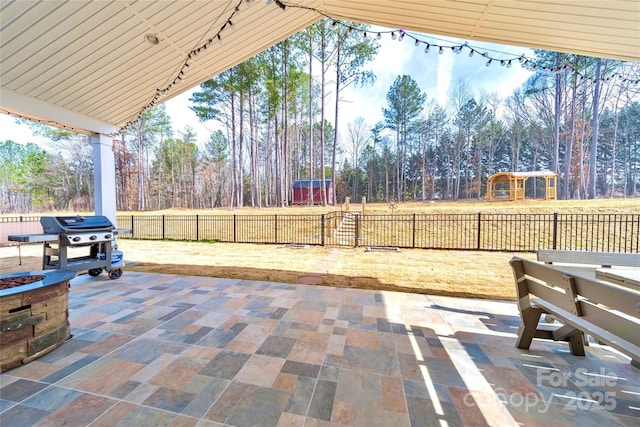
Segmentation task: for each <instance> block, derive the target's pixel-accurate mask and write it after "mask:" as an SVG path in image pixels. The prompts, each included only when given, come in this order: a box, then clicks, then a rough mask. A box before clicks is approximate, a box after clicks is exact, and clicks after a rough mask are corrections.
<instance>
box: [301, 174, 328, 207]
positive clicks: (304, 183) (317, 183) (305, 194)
mask: <svg viewBox="0 0 640 427" xmlns="http://www.w3.org/2000/svg"><path fill="white" fill-rule="evenodd" d="M310 187H311V180H310V179H296V180H294V181H293V203H294V204H300V205H302V204H307V203H309V197H310V195H309V188H310ZM321 188H322V179H314V180H313V203H322V200H321V199H320V197H321V195H322V194H321V193H320V191H322V190H321ZM324 192H325V195H326V199H327V203H329V204H333V188H332V184H331V180H330V179H325V180H324Z"/></svg>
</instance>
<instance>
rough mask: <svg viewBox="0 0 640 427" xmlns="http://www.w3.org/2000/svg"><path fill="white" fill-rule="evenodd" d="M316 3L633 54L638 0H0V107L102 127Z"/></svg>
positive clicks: (478, 36) (566, 47)
mask: <svg viewBox="0 0 640 427" xmlns="http://www.w3.org/2000/svg"><path fill="white" fill-rule="evenodd" d="M283 5H288V7H286V8H283V7H282V6H283ZM297 6H303V7H297ZM236 8H237V9H236ZM318 11H321V12H322V14H324V15H325V16H330V17H332V18H334V19H342V20H349V21H361V22H366V23H370V24H376V25H381V26H386V27H390V28H393V29H395V28H403V29H406V30H412V31H419V32H425V33H429V34H434V35H444V36H453V37H457V38H461V39H466V40H469V41H474V40H478V41H488V42H494V43H501V44H509V45H516V46H524V47H533V48H542V49H548V50H557V51H561V52H570V53H577V54H582V55H588V56H597V57H605V58H614V59H622V60H630V61H640V1H638V0H607V1H594V0H585V1H575V0H537V1H536V0H526V1H525V0H511V1H497V0H439V1H425V0H349V1H345V0H282V1H280V0H277V1H276V0H273V1H271V0H253V1H248V0H242V1H240V0H211V1H204V0H196V1H168V0H164V1H150V0H145V1H136V0H113V1H58V0H45V1H30V0H2V1H1V2H0V90H1V92H0V95H1V97H0V112H3V113H9V114H13V115H18V116H22V117H27V118H31V119H36V120H40V121H43V122H45V123H49V124H53V125H57V126H66V127H71V128H73V129H75V130H77V131H80V132H85V133H90V132H95V131H98V127H97V126H93V125H92V123H94V122H93V121H95V122H98V123H103V124H107V125H112V126H113V127H114V129H118V128H120V127H122V126H123V125H126V124H127V123H129V122H130V121H131V120H133V119H135V118H136V117H137V115H138V113H139V112H140V111H141V109H142V108H144V106H145V105H148V104H149V102H151V101H152V100H154V99H156V94H157V91H158V89H162V90H164V89H166V88H169V90H167V91H166V97H163V99H162V101H160V100H158V102H163V101H165V100H167V99H170V98H171V97H173V96H176V95H177V94H179V93H181V92H183V91H186V90H188V89H189V88H191V87H193V86H196V85H198V84H200V83H202V82H203V81H206V80H207V79H209V78H211V77H212V76H214V75H217V74H219V73H220V72H222V71H224V70H226V69H228V68H230V67H232V66H234V65H236V64H238V63H240V62H242V61H244V60H246V59H247V58H250V57H251V56H253V55H255V54H256V53H258V52H261V51H262V50H264V49H266V48H268V47H269V46H271V45H273V44H275V43H277V42H278V41H280V40H283V39H285V38H287V37H289V36H290V35H292V34H294V33H296V32H297V31H299V30H301V29H303V28H305V27H307V26H308V25H310V24H312V23H313V22H315V21H317V20H318V19H322V17H323V16H322V14H320V13H318ZM230 21H231V22H230ZM222 28H224V29H222ZM221 29H222V30H221ZM218 34H219V35H220V36H221V39H222V43H220V42H219V40H218V38H217V35H218ZM146 35H154V36H155V37H157V38H158V40H159V43H158V44H157V45H153V44H151V43H149V42H148V41H147V40H146V39H145V36H146ZM210 39H211V42H210V43H208V40H210ZM204 44H207V48H206V49H201V50H200V52H199V53H198V56H197V57H193V53H194V52H193V51H194V49H195V50H197V49H198V48H199V47H201V46H203V45H204ZM190 54H191V55H192V57H190V56H189V55H190ZM185 61H186V62H188V63H189V68H188V70H183V65H184V64H185ZM181 70H183V71H184V72H183V74H182V76H181V78H182V80H181V81H179V80H176V79H177V77H178V76H179V74H180V71H181ZM173 82H175V83H176V84H172V83H173Z"/></svg>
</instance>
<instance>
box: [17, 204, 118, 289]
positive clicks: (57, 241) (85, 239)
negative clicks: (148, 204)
mask: <svg viewBox="0 0 640 427" xmlns="http://www.w3.org/2000/svg"><path fill="white" fill-rule="evenodd" d="M40 224H42V229H43V231H44V233H43V234H15V235H11V236H9V240H11V241H16V242H26V243H43V246H44V249H43V255H42V269H43V270H54V269H69V270H75V271H78V272H80V271H87V272H88V273H89V275H91V276H97V275H99V274H100V273H102V271H104V270H106V271H107V272H108V274H109V277H110V278H112V279H117V278H118V277H120V276H121V275H122V269H121V268H120V267H122V266H123V265H124V264H123V262H122V252H120V251H118V250H117V248H114V247H113V244H112V243H113V242H115V238H116V236H117V234H118V230H117V229H116V228H115V226H114V225H113V224H112V223H111V221H109V219H108V218H107V217H105V216H43V217H41V218H40ZM74 247H87V248H88V250H89V254H88V255H85V256H80V257H73V258H71V257H69V252H68V251H69V249H70V248H74Z"/></svg>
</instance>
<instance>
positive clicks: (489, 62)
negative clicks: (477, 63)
mask: <svg viewBox="0 0 640 427" xmlns="http://www.w3.org/2000/svg"><path fill="white" fill-rule="evenodd" d="M491 61H492V60H491V59H489V60H488V61H487V63H486V64H485V65H486V66H487V67H488V66H489V65H491Z"/></svg>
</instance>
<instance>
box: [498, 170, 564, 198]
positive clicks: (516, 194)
mask: <svg viewBox="0 0 640 427" xmlns="http://www.w3.org/2000/svg"><path fill="white" fill-rule="evenodd" d="M529 178H544V179H545V194H544V199H545V200H555V199H556V178H557V175H556V174H555V173H554V172H551V171H532V172H498V173H494V174H493V175H491V176H490V177H489V180H488V181H487V200H489V201H490V202H491V201H494V200H524V199H525V190H526V181H527V179H529Z"/></svg>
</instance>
